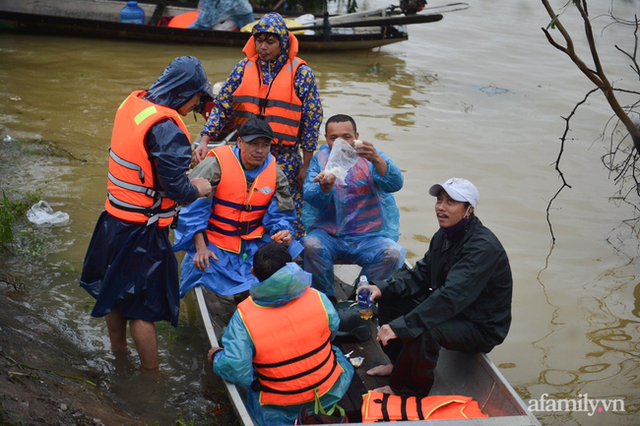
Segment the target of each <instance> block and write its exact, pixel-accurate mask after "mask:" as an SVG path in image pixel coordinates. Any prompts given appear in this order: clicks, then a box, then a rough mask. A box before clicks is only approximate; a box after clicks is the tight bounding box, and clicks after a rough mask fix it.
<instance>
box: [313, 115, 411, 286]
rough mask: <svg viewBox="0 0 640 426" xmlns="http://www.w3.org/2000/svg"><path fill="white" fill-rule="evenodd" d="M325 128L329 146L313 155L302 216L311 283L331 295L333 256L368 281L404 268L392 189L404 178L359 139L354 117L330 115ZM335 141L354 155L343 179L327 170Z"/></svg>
mask: <svg viewBox="0 0 640 426" xmlns="http://www.w3.org/2000/svg"><path fill="white" fill-rule="evenodd" d="M325 130H326V134H325V138H326V139H327V145H324V146H322V147H321V148H320V150H319V151H318V152H317V153H316V155H315V156H314V157H313V160H312V161H311V165H310V166H309V171H308V173H307V179H306V181H305V184H304V201H305V204H304V206H303V208H302V220H303V223H304V225H305V227H306V229H307V236H306V237H305V238H304V239H303V240H302V244H303V245H304V247H305V250H304V268H305V271H308V272H311V273H312V274H313V288H315V289H318V290H320V291H322V292H324V293H325V294H327V295H328V296H333V294H334V277H333V262H334V261H335V260H336V259H340V260H342V261H345V262H348V263H355V264H357V265H360V266H362V274H364V275H366V276H367V277H368V278H369V280H372V279H378V280H383V279H386V278H389V277H390V276H391V274H393V273H394V272H395V271H396V270H398V269H399V268H400V267H402V265H403V263H404V259H405V255H406V250H405V249H404V248H403V247H402V246H400V245H399V244H398V243H397V241H398V237H399V235H400V232H399V226H400V212H399V210H398V206H397V205H396V201H395V198H394V197H393V193H394V192H397V191H399V190H400V189H401V188H402V185H403V183H404V178H403V177H402V173H401V172H400V168H398V166H397V165H396V164H395V163H394V162H393V161H392V160H391V159H390V158H389V157H387V156H386V155H385V154H384V153H383V152H382V151H379V150H377V149H376V148H375V147H374V146H373V144H372V143H370V142H367V141H362V142H360V141H359V140H358V137H359V133H358V131H357V129H356V123H355V121H354V120H353V118H352V117H350V116H348V115H345V114H338V115H334V116H333V117H331V118H329V119H328V120H327V123H326V125H325ZM338 140H341V141H342V142H340V144H344V145H343V146H344V147H345V148H346V147H347V146H348V147H349V148H348V150H350V151H351V152H353V156H354V157H355V158H356V161H355V164H354V165H353V166H352V167H351V168H350V169H349V170H348V171H347V170H343V172H345V173H346V175H345V177H344V181H343V182H342V181H338V180H337V174H338V175H341V174H342V173H339V172H338V171H335V170H334V171H330V170H328V169H327V164H328V162H329V157H330V155H331V152H332V150H333V149H334V146H335V144H336V143H337V141H338ZM347 144H348V145H347ZM340 149H342V148H338V152H341V151H340Z"/></svg>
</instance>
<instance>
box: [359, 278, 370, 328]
mask: <svg viewBox="0 0 640 426" xmlns="http://www.w3.org/2000/svg"><path fill="white" fill-rule="evenodd" d="M370 295H371V290H370V289H369V281H368V280H367V276H366V275H362V276H360V281H358V307H359V308H360V318H362V319H365V320H368V319H371V318H372V317H373V310H372V309H371V300H369V296H370Z"/></svg>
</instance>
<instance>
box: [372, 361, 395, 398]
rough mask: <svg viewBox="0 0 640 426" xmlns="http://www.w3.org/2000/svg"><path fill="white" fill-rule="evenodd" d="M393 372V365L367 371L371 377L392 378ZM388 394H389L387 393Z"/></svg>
mask: <svg viewBox="0 0 640 426" xmlns="http://www.w3.org/2000/svg"><path fill="white" fill-rule="evenodd" d="M392 371H393V364H387V365H379V366H377V367H373V368H372V369H370V370H367V374H368V375H369V376H390V375H391V372H392ZM385 393H388V392H385Z"/></svg>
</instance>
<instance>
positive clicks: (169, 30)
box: [0, 0, 469, 52]
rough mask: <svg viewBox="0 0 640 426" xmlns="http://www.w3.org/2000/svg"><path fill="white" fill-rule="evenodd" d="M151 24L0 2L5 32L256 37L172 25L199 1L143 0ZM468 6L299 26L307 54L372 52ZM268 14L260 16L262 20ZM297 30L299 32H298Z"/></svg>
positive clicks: (112, 6) (106, 11)
mask: <svg viewBox="0 0 640 426" xmlns="http://www.w3.org/2000/svg"><path fill="white" fill-rule="evenodd" d="M138 3H139V4H138V6H140V7H141V8H142V9H143V10H144V12H145V17H146V22H147V23H146V24H144V25H139V24H131V23H122V22H120V10H121V9H122V8H123V7H124V6H125V5H126V1H112V0H64V1H61V0H29V1H15V0H0V30H2V31H14V32H24V33H35V34H54V35H68V36H79V37H93V38H101V39H120V40H137V41H150V42H157V43H187V44H194V45H219V46H237V47H242V46H244V44H245V43H246V42H247V40H248V39H249V37H250V36H251V33H249V32H240V31H219V30H197V29H186V28H173V27H170V26H167V25H166V22H168V21H170V20H171V18H173V17H175V16H178V15H183V14H185V13H188V12H193V11H194V10H195V8H196V6H197V3H179V2H177V1H171V0H140V1H139V2H138ZM468 7H469V5H468V4H467V3H452V4H447V5H443V6H433V7H429V8H427V10H426V11H425V10H423V11H422V12H421V13H413V14H407V15H405V14H403V12H402V9H401V8H400V7H399V6H390V7H388V8H386V9H377V10H373V11H365V12H357V13H353V14H345V15H338V16H328V15H327V16H316V18H317V19H316V20H315V21H312V22H311V23H310V24H308V25H306V26H305V27H296V28H295V30H296V31H300V32H297V33H296V37H298V40H299V42H300V48H301V51H303V52H308V51H333V50H358V49H372V48H375V47H380V46H385V45H388V44H391V43H397V42H400V41H404V40H407V39H408V38H409V35H408V32H407V27H406V25H408V24H419V23H427V22H437V21H439V20H441V19H442V14H441V13H443V12H450V11H454V10H462V9H466V8H468ZM265 12H267V11H263V13H254V16H255V17H256V19H259V18H260V17H261V16H262V15H263V14H264V13H265ZM292 30H294V29H292Z"/></svg>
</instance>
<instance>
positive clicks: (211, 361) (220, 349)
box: [207, 346, 224, 364]
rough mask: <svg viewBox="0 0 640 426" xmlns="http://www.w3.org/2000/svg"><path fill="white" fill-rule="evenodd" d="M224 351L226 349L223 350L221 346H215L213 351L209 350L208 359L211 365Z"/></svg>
mask: <svg viewBox="0 0 640 426" xmlns="http://www.w3.org/2000/svg"><path fill="white" fill-rule="evenodd" d="M222 350H224V348H221V347H220V346H214V347H212V348H211V349H209V353H208V354H207V359H208V360H209V363H210V364H213V356H214V355H215V354H217V353H218V352H220V351H222Z"/></svg>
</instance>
